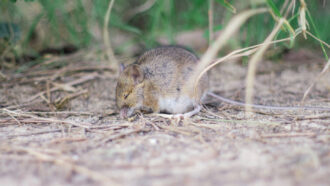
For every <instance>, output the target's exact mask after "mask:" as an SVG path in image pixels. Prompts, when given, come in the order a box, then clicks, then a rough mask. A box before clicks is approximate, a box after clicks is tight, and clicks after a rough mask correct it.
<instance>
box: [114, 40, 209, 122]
mask: <svg viewBox="0 0 330 186" xmlns="http://www.w3.org/2000/svg"><path fill="white" fill-rule="evenodd" d="M198 63H199V58H198V57H197V55H195V54H194V53H193V52H192V51H190V50H188V49H186V48H184V47H181V46H160V47H157V48H153V49H150V50H147V51H146V52H144V53H143V54H142V55H141V56H140V57H138V58H137V60H136V61H135V62H134V63H132V64H130V65H128V66H126V67H125V66H123V65H121V70H120V71H121V72H120V74H119V77H118V80H117V85H116V105H117V107H118V109H119V114H120V117H121V118H128V117H131V116H132V115H134V113H136V112H137V111H143V112H149V113H166V114H173V115H176V116H180V117H191V116H192V115H194V114H196V113H198V112H199V111H200V110H201V103H202V102H203V100H204V99H205V97H206V95H207V92H208V89H209V77H208V74H207V73H206V74H204V75H203V76H202V78H201V79H200V81H199V83H198V85H197V92H195V91H194V90H190V89H189V88H187V87H190V86H186V84H187V83H188V80H189V78H191V76H192V74H193V71H194V69H195V67H196V66H197V64H198Z"/></svg>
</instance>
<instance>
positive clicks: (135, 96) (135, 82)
mask: <svg viewBox="0 0 330 186" xmlns="http://www.w3.org/2000/svg"><path fill="white" fill-rule="evenodd" d="M121 71H122V72H121V74H120V75H119V78H118V81H117V87H116V104H117V107H118V109H119V110H120V117H121V118H127V117H129V116H131V115H133V113H134V111H135V110H136V109H139V108H141V107H142V104H143V80H144V74H143V71H142V70H141V68H140V66H139V65H136V64H133V65H129V66H127V67H126V68H123V67H122V69H121Z"/></svg>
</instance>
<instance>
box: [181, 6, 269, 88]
mask: <svg viewBox="0 0 330 186" xmlns="http://www.w3.org/2000/svg"><path fill="white" fill-rule="evenodd" d="M264 12H267V9H265V8H260V9H256V10H248V11H245V12H243V13H241V14H238V15H236V16H234V17H233V18H232V19H231V20H230V21H229V23H230V24H229V25H228V26H227V27H226V28H225V30H224V31H223V33H222V34H221V35H220V36H219V37H218V38H217V39H216V41H215V42H214V43H213V44H212V45H211V46H210V47H209V48H208V49H207V51H206V52H205V54H204V55H203V56H202V58H201V61H200V62H199V63H198V65H197V67H196V68H195V70H194V73H193V75H192V76H191V78H190V79H189V82H188V83H187V89H188V90H194V92H197V84H198V82H199V79H198V77H199V75H200V73H201V72H202V71H203V70H204V69H205V68H206V67H207V66H208V65H209V64H210V63H211V61H212V60H213V59H214V58H215V56H216V55H217V53H218V51H219V50H220V49H221V48H222V47H223V46H224V45H225V44H226V42H227V41H228V40H229V38H231V36H232V35H233V34H234V33H235V32H236V31H237V30H238V29H239V27H240V26H241V25H242V24H243V23H244V22H245V21H246V20H247V19H248V18H249V17H251V16H253V15H255V14H260V13H264Z"/></svg>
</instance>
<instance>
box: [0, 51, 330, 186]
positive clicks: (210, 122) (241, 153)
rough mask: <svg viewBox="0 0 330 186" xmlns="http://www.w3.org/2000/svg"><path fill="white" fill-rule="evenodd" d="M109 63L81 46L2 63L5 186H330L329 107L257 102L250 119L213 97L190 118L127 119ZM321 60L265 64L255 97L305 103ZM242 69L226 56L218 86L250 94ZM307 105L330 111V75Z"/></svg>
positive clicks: (233, 94)
mask: <svg viewBox="0 0 330 186" xmlns="http://www.w3.org/2000/svg"><path fill="white" fill-rule="evenodd" d="M82 56H83V57H82ZM105 64H106V63H105V62H104V61H103V60H102V59H99V58H96V57H93V55H88V52H86V51H85V52H84V51H83V52H79V53H77V54H73V55H70V56H64V57H56V56H53V57H50V59H49V60H48V61H47V62H46V63H45V64H42V65H41V64H39V65H35V66H32V67H30V68H28V69H27V70H23V72H22V73H11V72H9V71H8V72H7V71H3V73H4V75H6V79H5V80H1V84H0V109H1V113H0V144H1V146H0V183H1V185H3V186H5V185H6V186H11V185H34V186H38V185H48V186H53V185H79V186H85V185H143V186H148V185H196V186H197V185H198V186H199V185H281V186H285V185H329V183H330V177H329V176H330V146H329V145H330V144H329V140H330V135H329V134H330V133H329V124H330V112H329V111H311V110H309V111H307V110H296V111H272V110H267V109H262V110H260V109H259V110H258V109H256V110H255V113H254V114H253V115H250V116H249V117H245V114H244V109H243V108H240V107H238V106H233V105H228V104H225V103H219V101H216V100H212V99H211V100H210V102H211V104H209V105H207V106H206V108H205V109H204V110H203V111H202V112H201V113H199V114H198V115H196V116H194V117H192V118H191V119H187V120H185V121H183V122H176V121H174V120H170V119H167V118H162V117H159V116H155V115H150V114H148V115H139V116H137V117H136V118H133V119H131V120H130V121H126V120H121V119H119V117H118V114H117V111H116V107H115V100H114V98H115V96H114V89H115V82H116V76H115V75H113V72H112V71H111V69H109V68H108V67H107V66H106V65H105ZM324 64H325V62H324V60H322V59H321V58H319V57H317V55H316V54H314V53H313V52H309V51H307V50H299V51H290V52H289V53H287V54H285V55H284V56H283V58H282V59H281V60H279V61H277V62H271V61H268V60H266V61H263V62H261V63H260V65H259V67H258V73H257V80H256V83H255V97H254V102H255V103H257V104H262V105H273V106H274V105H276V106H279V105H281V106H295V105H299V104H300V101H301V99H302V97H303V94H304V92H305V90H306V89H307V88H308V86H309V85H310V84H311V83H312V82H313V80H314V79H315V77H317V75H318V74H319V73H320V72H321V70H322V67H323V66H324ZM246 72H247V67H246V66H244V65H242V63H241V62H227V63H224V64H220V65H219V66H217V67H216V68H215V69H213V70H212V72H211V87H212V90H213V91H214V92H216V93H217V94H220V95H222V96H224V97H227V98H230V99H234V100H241V101H242V100H244V92H245V88H244V87H245V76H246ZM305 105H306V106H317V107H328V108H329V107H330V73H329V72H328V73H327V74H325V76H323V77H322V78H321V79H320V80H318V82H317V83H316V84H315V87H314V88H313V89H312V91H311V93H310V94H309V95H308V97H307V99H306V101H305Z"/></svg>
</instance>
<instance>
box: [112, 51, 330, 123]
mask: <svg viewBox="0 0 330 186" xmlns="http://www.w3.org/2000/svg"><path fill="white" fill-rule="evenodd" d="M198 63H199V58H198V57H197V56H196V55H195V54H194V53H193V52H192V51H190V50H188V49H186V48H184V47H181V46H161V47H157V48H154V49H151V50H148V51H146V52H144V53H143V54H142V55H141V56H140V57H138V59H137V60H136V61H135V62H134V63H132V64H130V65H128V66H127V67H125V66H123V65H122V66H121V70H120V71H121V72H120V75H119V78H118V80H117V85H116V105H117V107H118V109H119V110H120V112H119V113H120V117H121V118H128V117H131V116H132V115H133V114H134V113H135V112H136V111H143V112H149V113H152V112H153V113H167V114H173V115H174V117H179V118H186V117H191V116H193V115H195V114H197V113H198V112H199V111H200V110H201V105H202V103H203V101H204V100H205V99H206V97H207V96H211V97H214V98H216V99H217V100H219V101H221V102H226V103H229V104H233V105H238V106H246V105H247V104H246V103H243V102H239V101H234V100H230V99H227V98H224V97H222V96H220V95H217V94H214V93H213V92H211V91H209V77H208V73H205V74H204V75H203V76H202V78H201V79H200V80H199V82H198V84H197V89H194V87H193V86H187V85H188V83H189V82H191V81H189V80H190V78H194V77H192V76H193V75H194V73H193V72H194V70H195V68H196V66H197V65H198ZM196 90H197V92H196ZM249 106H251V107H252V108H256V109H270V110H284V111H286V110H301V109H302V110H318V111H330V108H329V107H308V106H301V107H299V106H294V107H290V106H267V105H256V104H250V105H249Z"/></svg>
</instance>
